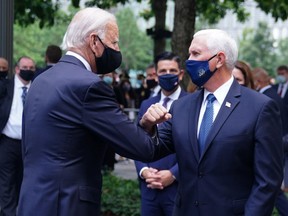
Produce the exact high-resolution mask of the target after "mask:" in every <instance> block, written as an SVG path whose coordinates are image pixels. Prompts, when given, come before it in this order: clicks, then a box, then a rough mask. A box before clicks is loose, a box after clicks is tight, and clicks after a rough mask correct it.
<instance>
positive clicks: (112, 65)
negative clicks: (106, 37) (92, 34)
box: [95, 36, 122, 74]
mask: <svg viewBox="0 0 288 216" xmlns="http://www.w3.org/2000/svg"><path fill="white" fill-rule="evenodd" d="M97 37H98V36H97ZM98 39H99V41H100V42H101V44H102V45H103V46H104V51H103V53H102V56H100V57H96V56H95V61H96V67H97V74H107V73H111V72H113V71H114V70H115V69H117V68H118V67H119V66H120V65H121V62H122V54H121V52H120V51H116V50H114V49H111V48H110V47H108V46H107V45H105V44H104V43H103V42H102V41H101V39H100V38H99V37H98Z"/></svg>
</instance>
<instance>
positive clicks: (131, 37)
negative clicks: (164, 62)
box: [116, 9, 153, 70]
mask: <svg viewBox="0 0 288 216" xmlns="http://www.w3.org/2000/svg"><path fill="white" fill-rule="evenodd" d="M116 17H117V21H118V26H119V32H120V42H119V45H120V49H121V52H122V56H123V63H122V67H123V68H124V69H131V68H132V69H135V70H143V69H144V68H146V67H147V65H148V64H149V63H151V61H152V60H153V52H152V50H153V43H152V40H151V39H150V38H149V37H148V36H147V35H146V34H145V33H144V32H142V31H140V30H139V28H138V26H137V23H136V19H135V18H134V19H133V17H134V14H133V12H132V11H131V10H130V9H123V10H121V11H119V12H118V13H117V14H116Z"/></svg>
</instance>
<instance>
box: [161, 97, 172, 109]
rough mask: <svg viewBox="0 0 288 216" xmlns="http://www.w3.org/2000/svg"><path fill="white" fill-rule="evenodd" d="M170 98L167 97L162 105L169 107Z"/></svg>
mask: <svg viewBox="0 0 288 216" xmlns="http://www.w3.org/2000/svg"><path fill="white" fill-rule="evenodd" d="M169 100H170V98H169V97H165V98H164V101H163V104H162V106H163V107H165V108H166V109H167V103H168V101H169Z"/></svg>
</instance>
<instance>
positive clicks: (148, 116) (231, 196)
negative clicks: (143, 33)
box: [140, 29, 283, 216]
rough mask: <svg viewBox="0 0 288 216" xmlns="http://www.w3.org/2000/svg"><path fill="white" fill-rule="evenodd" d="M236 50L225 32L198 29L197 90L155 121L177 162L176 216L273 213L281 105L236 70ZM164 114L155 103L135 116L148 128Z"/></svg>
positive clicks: (193, 49) (194, 48)
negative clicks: (247, 83)
mask: <svg viewBox="0 0 288 216" xmlns="http://www.w3.org/2000/svg"><path fill="white" fill-rule="evenodd" d="M237 53H238V51H237V45H236V42H235V41H234V40H233V39H232V38H231V37H230V36H229V35H228V34H227V33H226V32H224V31H221V30H216V29H207V30H202V31H199V32H197V33H196V34H195V35H194V38H193V40H192V42H191V45H190V48H189V54H190V56H189V59H188V60H187V61H186V68H187V71H188V73H189V75H190V77H191V79H192V81H193V82H194V83H195V84H196V85H197V86H199V87H202V90H199V91H197V92H195V93H193V94H191V95H188V96H185V97H182V98H180V99H178V100H177V101H175V102H174V103H173V104H172V106H171V108H170V111H169V112H170V114H171V115H172V118H171V119H169V120H168V121H166V122H164V123H162V124H161V125H160V126H159V128H158V135H159V145H161V146H162V145H164V146H166V147H167V148H168V149H170V150H171V152H175V153H176V157H177V161H178V166H179V179H178V183H179V186H178V192H177V196H176V201H175V203H176V204H175V208H174V215H175V216H186V215H187V216H188V215H189V216H190V215H193V216H210V215H217V216H231V215H245V216H256V215H257V216H260V215H261V216H264V215H265V216H270V215H271V214H272V211H273V207H274V202H275V198H276V195H277V194H278V192H279V187H280V185H281V182H282V177H283V175H282V173H283V165H282V162H283V148H282V145H281V143H282V142H281V141H282V132H281V130H279V128H281V120H280V115H279V110H278V107H277V105H276V103H275V102H274V101H273V100H272V99H270V98H268V97H266V96H264V95H262V94H260V93H258V92H256V91H253V90H251V89H249V88H246V87H243V86H241V85H239V84H238V82H237V81H236V80H235V79H234V78H233V76H232V70H233V68H234V64H235V62H236V60H237ZM166 117H167V113H166V110H165V109H164V108H163V107H161V106H160V105H153V106H151V107H150V108H149V109H148V110H147V112H146V113H145V114H144V115H143V118H142V119H141V120H140V124H141V125H143V126H145V128H146V129H147V130H150V132H152V131H153V130H155V129H154V126H153V124H154V123H155V122H156V121H159V119H161V118H166ZM149 187H151V188H161V187H163V186H162V185H161V184H154V185H153V184H152V185H150V186H149Z"/></svg>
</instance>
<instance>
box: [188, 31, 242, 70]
mask: <svg viewBox="0 0 288 216" xmlns="http://www.w3.org/2000/svg"><path fill="white" fill-rule="evenodd" d="M198 36H204V37H205V39H206V45H207V47H208V49H209V51H210V52H211V55H215V54H216V53H218V52H220V51H222V52H224V53H225V55H226V66H227V68H228V69H231V70H232V69H233V68H234V66H235V63H236V61H237V58H238V48H237V44H236V41H235V40H234V39H233V38H232V37H231V36H230V35H228V34H227V33H226V32H225V31H223V30H219V29H204V30H201V31H198V32H196V33H195V34H194V36H193V38H195V37H198Z"/></svg>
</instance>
